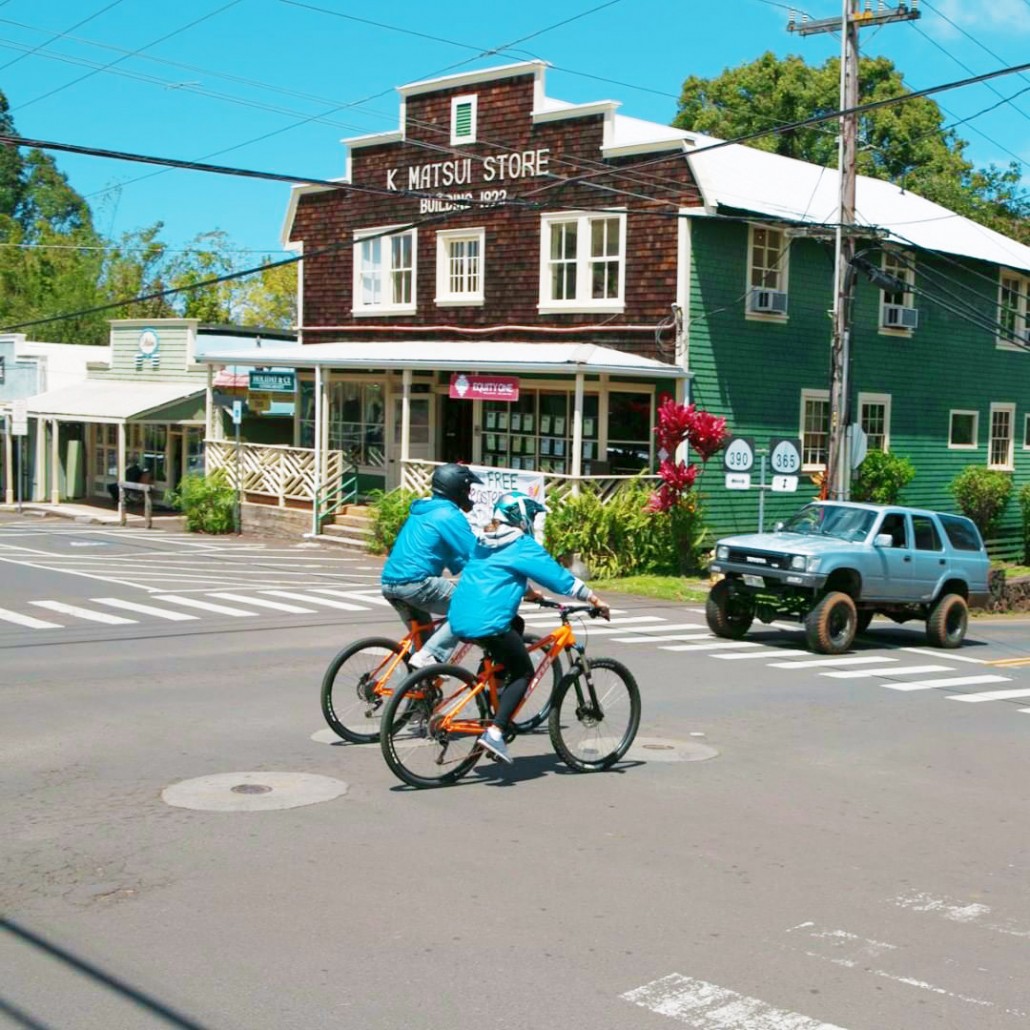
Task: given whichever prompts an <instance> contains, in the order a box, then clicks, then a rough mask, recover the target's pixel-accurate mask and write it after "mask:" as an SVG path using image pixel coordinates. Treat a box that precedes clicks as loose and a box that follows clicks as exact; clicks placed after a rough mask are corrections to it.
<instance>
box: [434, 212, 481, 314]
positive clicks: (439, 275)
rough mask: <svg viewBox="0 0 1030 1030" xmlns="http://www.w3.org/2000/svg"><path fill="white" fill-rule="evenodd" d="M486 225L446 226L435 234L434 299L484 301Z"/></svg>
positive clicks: (443, 301)
mask: <svg viewBox="0 0 1030 1030" xmlns="http://www.w3.org/2000/svg"><path fill="white" fill-rule="evenodd" d="M485 243H486V230H485V229H481V228H480V229H447V230H444V231H442V232H438V233H437V234H436V303H437V304H439V305H441V306H446V305H456V304H482V303H483V250H484V246H485Z"/></svg>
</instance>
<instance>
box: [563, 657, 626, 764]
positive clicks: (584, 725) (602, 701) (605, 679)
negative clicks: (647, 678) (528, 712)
mask: <svg viewBox="0 0 1030 1030" xmlns="http://www.w3.org/2000/svg"><path fill="white" fill-rule="evenodd" d="M639 725H640V690H639V689H638V687H637V681H636V680H635V679H634V678H633V674H632V673H631V672H630V671H629V669H627V668H626V666H625V665H623V664H622V663H621V662H617V661H615V660H614V659H613V658H594V659H591V661H590V673H589V675H587V674H586V672H585V670H584V668H583V666H582V665H576V666H574V667H573V669H572V671H571V672H568V673H566V674H565V676H563V677H562V681H561V683H559V684H558V689H557V690H556V691H555V695H554V707H553V708H552V709H551V716H550V723H549V725H548V728H549V730H550V733H551V744H552V745H553V746H554V750H555V751H556V752H557V754H558V757H559V758H561V760H562V761H563V762H564V763H565V764H566V765H567V766H568V767H569V768H570V769H575V770H576V772H596V771H598V770H599V769H607V768H609V767H610V766H612V765H614V764H615V763H616V762H617V761H618V760H619V759H620V758H622V756H623V755H624V754H625V753H626V752H627V751H628V750H629V746H630V744H632V743H633V738H634V737H635V736H636V735H637V727H638V726H639Z"/></svg>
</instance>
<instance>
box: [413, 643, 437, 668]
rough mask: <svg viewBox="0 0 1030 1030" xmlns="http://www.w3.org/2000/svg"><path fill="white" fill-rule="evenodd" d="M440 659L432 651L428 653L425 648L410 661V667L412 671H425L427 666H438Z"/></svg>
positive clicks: (417, 652)
mask: <svg viewBox="0 0 1030 1030" xmlns="http://www.w3.org/2000/svg"><path fill="white" fill-rule="evenodd" d="M437 664H438V659H437V657H436V655H434V654H433V652H432V651H427V650H426V649H425V648H423V649H422V650H421V651H416V652H415V653H414V654H413V655H412V656H411V657H410V658H409V659H408V665H409V666H410V667H411V668H412V669H424V668H425V667H426V666H427V665H437Z"/></svg>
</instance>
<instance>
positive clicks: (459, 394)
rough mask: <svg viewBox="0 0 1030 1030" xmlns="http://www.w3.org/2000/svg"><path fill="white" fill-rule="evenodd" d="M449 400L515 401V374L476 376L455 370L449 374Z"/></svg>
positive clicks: (517, 395) (517, 385)
mask: <svg viewBox="0 0 1030 1030" xmlns="http://www.w3.org/2000/svg"><path fill="white" fill-rule="evenodd" d="M450 397H451V400H455V401H517V400H518V399H519V380H518V377H517V376H476V375H466V374H465V373H464V372H455V373H454V375H452V376H451V393H450Z"/></svg>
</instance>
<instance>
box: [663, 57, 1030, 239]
mask: <svg viewBox="0 0 1030 1030" xmlns="http://www.w3.org/2000/svg"><path fill="white" fill-rule="evenodd" d="M858 82H859V103H862V104H865V103H870V102H873V101H877V100H887V99H890V98H892V97H896V96H900V95H902V94H904V93H906V92H910V90H908V88H907V87H906V86H905V84H904V81H903V79H902V74H901V72H899V71H898V69H897V68H896V67H895V66H894V64H893V62H891V61H889V60H888V59H887V58H885V57H875V58H862V59H860V61H859V74H858ZM839 88H840V60H839V58H830V59H829V60H827V61H826V62H825V63H824V64H823V65H822V66H821V67H817V68H816V67H811V66H809V65H807V64H806V63H805V62H804V60H803V59H802V58H801V57H798V56H796V55H792V56H789V57H785V58H783V59H780V58H777V57H776V56H775V55H774V54H772V53H766V54H763V55H762V56H761V57H759V58H758V59H757V60H755V61H752V62H751V63H750V64H744V65H741V66H740V67H738V68H728V69H727V70H726V71H724V72H723V73H722V74H721V75H719V76H717V77H715V78H712V79H702V78H698V77H697V76H693V75H692V76H690V77H689V78H688V79H686V80H685V81H684V83H683V90H682V92H681V95H680V102H679V109H678V112H677V115H676V118H675V120H674V122H673V124H674V125H676V126H678V127H679V128H682V129H693V130H695V131H697V132H704V133H708V134H711V135H714V136H719V137H721V138H723V139H733V138H736V137H738V136H744V135H747V134H749V133H752V132H758V131H761V130H765V129H771V128H774V127H775V126H777V125H785V124H789V123H793V122H797V121H802V120H804V119H805V118H810V117H812V116H813V115H818V114H826V113H829V112H832V111H836V110H837V108H838V104H839ZM836 139H837V126H836V122H834V121H828V122H822V123H819V124H817V125H812V126H807V127H805V128H802V129H794V130H791V131H789V132H780V133H770V134H768V135H765V136H761V137H759V138H758V139H754V140H751V141H750V142H749V143H748V145H749V146H753V147H756V148H758V149H759V150H767V151H771V152H772V153H776V154H782V155H784V156H786V157H793V158H798V159H800V160H803V161H811V162H813V163H815V164H820V165H825V166H827V167H836V164H837V142H836ZM966 145H967V144H966V141H965V140H963V139H961V138H960V137H959V136H958V135H957V134H956V133H955V131H954V130H953V129H949V128H947V127H946V125H945V118H944V116H943V114H942V112H941V109H940V108H939V107H938V106H937V104H936V103H935V102H934V101H933V100H931V99H930V98H928V97H918V98H915V99H913V100H907V101H905V102H903V103H899V104H892V105H890V106H888V107H883V108H879V109H877V110H875V111H870V112H868V113H866V114H863V115H860V116H859V122H858V154H857V164H858V171H859V174H861V175H868V176H871V177H873V178H877V179H886V180H889V181H891V182H895V183H898V184H899V185H902V186H904V187H905V188H906V189H910V190H912V191H913V192H914V193H918V194H919V195H920V196H922V197H925V198H926V199H927V200H932V201H934V202H935V203H938V204H942V205H944V206H945V207H948V208H950V209H951V210H953V211H955V212H957V213H958V214H961V215H965V216H966V217H967V218H971V219H973V220H975V221H977V222H980V223H981V224H983V225H987V226H990V227H991V228H992V229H996V230H997V231H998V232H1002V233H1005V234H1006V235H1008V236H1011V237H1013V238H1015V239H1018V240H1020V241H1021V242H1024V243H1030V192H1028V191H1027V190H1026V189H1025V188H1024V187H1022V186H1021V184H1020V169H1019V166H1018V164H1016V163H1015V162H1013V163H1012V164H1010V165H1009V167H1008V168H1007V169H999V168H997V167H996V166H994V165H991V166H990V167H989V168H987V169H976V168H974V166H973V164H972V163H971V162H970V161H969V160H967V159H966V157H965V155H964V151H965V148H966Z"/></svg>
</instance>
